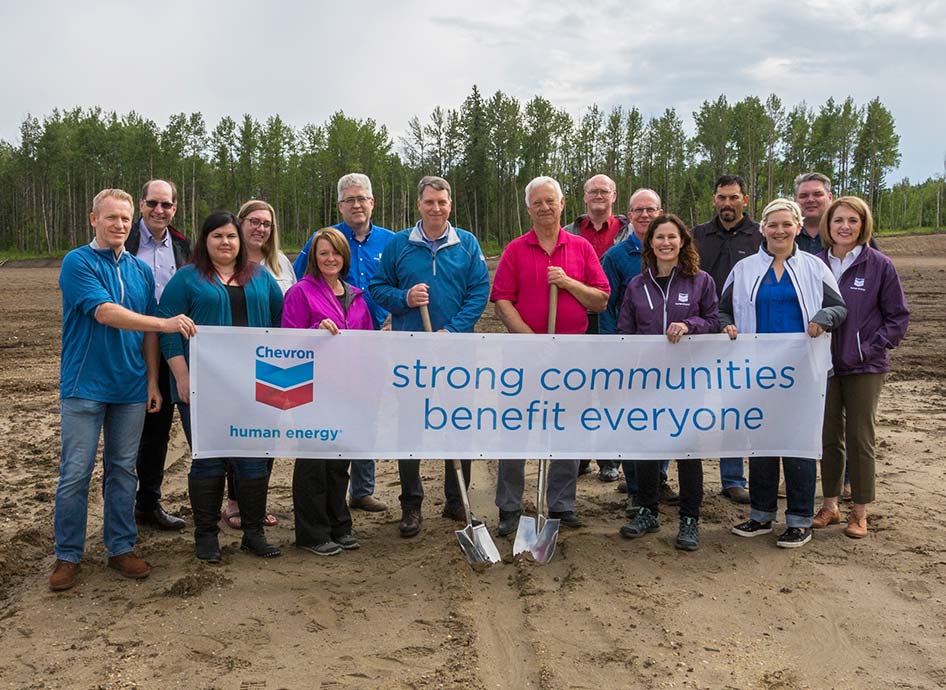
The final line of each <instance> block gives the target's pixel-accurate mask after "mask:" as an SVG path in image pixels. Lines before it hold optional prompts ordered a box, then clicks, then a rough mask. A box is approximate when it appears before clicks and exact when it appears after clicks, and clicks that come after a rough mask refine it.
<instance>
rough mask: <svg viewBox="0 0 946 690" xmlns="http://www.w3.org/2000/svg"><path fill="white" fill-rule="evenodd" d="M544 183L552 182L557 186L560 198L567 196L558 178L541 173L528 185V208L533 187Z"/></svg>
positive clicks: (551, 183) (556, 189)
mask: <svg viewBox="0 0 946 690" xmlns="http://www.w3.org/2000/svg"><path fill="white" fill-rule="evenodd" d="M544 184H550V185H552V186H553V187H555V191H556V192H558V198H559V199H561V198H562V197H564V196H565V195H564V194H562V185H560V184H559V183H558V180H556V179H555V178H554V177H549V176H548V175H539V176H538V177H536V178H535V179H533V180H532V181H531V182H530V183H529V184H527V185H526V208H528V207H529V194H530V193H531V192H532V190H533V189H535V188H536V187H541V186H542V185H544Z"/></svg>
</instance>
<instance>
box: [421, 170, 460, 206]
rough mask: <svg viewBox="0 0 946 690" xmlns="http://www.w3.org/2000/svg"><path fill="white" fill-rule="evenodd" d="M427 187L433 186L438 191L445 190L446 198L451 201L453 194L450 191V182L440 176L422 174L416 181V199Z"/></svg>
mask: <svg viewBox="0 0 946 690" xmlns="http://www.w3.org/2000/svg"><path fill="white" fill-rule="evenodd" d="M427 187H433V188H434V189H436V190H437V191H438V192H446V193H447V198H448V199H450V200H451V201H453V195H452V194H451V193H450V183H449V182H447V181H446V180H445V179H443V178H442V177H437V176H436V175H424V176H423V177H422V178H420V182H418V183H417V198H418V199H420V198H421V197H422V196H424V190H425V189H427Z"/></svg>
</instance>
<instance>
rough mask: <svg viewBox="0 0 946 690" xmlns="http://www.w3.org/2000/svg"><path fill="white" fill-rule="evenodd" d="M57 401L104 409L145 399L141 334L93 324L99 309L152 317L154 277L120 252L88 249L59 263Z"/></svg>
mask: <svg viewBox="0 0 946 690" xmlns="http://www.w3.org/2000/svg"><path fill="white" fill-rule="evenodd" d="M59 287H60V289H61V290H62V358H61V362H60V371H59V395H60V397H61V398H84V399H86V400H95V401H96V402H103V403H116V404H125V403H137V402H141V403H143V402H145V401H147V399H148V383H147V378H146V376H145V374H146V371H147V370H146V367H145V361H144V356H143V355H142V352H141V343H142V341H143V339H144V334H143V333H141V332H139V331H126V330H122V329H119V328H111V327H110V326H104V325H102V324H100V323H99V322H98V321H96V320H95V312H96V310H97V309H98V308H99V306H101V305H102V304H106V303H109V302H110V303H114V304H119V305H121V306H123V307H125V308H126V309H130V310H131V311H134V312H138V313H139V314H147V315H153V314H154V312H155V309H156V303H155V299H154V277H153V276H152V274H151V269H150V268H149V267H148V265H147V264H146V263H145V262H143V261H141V260H140V259H138V258H137V257H135V256H133V255H132V254H131V253H130V252H126V251H123V252H122V253H121V255H119V257H118V258H117V259H116V258H115V252H114V251H112V250H111V249H110V248H106V249H100V248H99V247H98V245H97V244H96V243H95V241H94V240H93V241H92V243H91V244H87V245H85V246H83V247H78V248H77V249H73V250H72V251H71V252H69V253H68V254H66V257H65V258H64V259H63V260H62V270H61V271H60V273H59Z"/></svg>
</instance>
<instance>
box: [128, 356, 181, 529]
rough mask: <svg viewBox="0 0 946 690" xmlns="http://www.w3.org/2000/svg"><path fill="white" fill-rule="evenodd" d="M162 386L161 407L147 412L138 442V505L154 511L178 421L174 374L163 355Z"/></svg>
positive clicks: (136, 503) (160, 370)
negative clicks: (173, 388) (175, 410)
mask: <svg viewBox="0 0 946 690" xmlns="http://www.w3.org/2000/svg"><path fill="white" fill-rule="evenodd" d="M158 390H160V391H161V401H162V402H161V409H160V410H158V411H157V412H151V413H148V414H146V415H145V425H144V428H143V429H142V430H141V441H140V442H139V443H138V460H137V463H136V466H137V471H138V495H137V497H136V499H135V507H136V508H137V509H138V510H142V511H145V512H147V511H151V510H154V509H155V508H157V507H158V502H159V501H160V500H161V483H162V482H163V481H164V462H165V460H166V459H167V454H168V438H169V437H170V435H171V422H173V421H174V405H173V404H172V403H171V375H170V372H169V370H168V363H167V361H166V360H165V359H164V357H161V362H160V364H159V365H158Z"/></svg>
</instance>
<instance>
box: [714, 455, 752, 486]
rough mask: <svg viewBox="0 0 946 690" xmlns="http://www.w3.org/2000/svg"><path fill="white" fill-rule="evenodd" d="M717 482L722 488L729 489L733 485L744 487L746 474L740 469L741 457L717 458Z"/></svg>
mask: <svg viewBox="0 0 946 690" xmlns="http://www.w3.org/2000/svg"><path fill="white" fill-rule="evenodd" d="M719 482H720V484H722V485H723V489H724V490H725V489H731V488H732V487H734V486H740V487H742V488H743V489H745V488H746V476H745V475H744V474H743V471H742V458H720V459H719Z"/></svg>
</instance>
